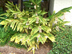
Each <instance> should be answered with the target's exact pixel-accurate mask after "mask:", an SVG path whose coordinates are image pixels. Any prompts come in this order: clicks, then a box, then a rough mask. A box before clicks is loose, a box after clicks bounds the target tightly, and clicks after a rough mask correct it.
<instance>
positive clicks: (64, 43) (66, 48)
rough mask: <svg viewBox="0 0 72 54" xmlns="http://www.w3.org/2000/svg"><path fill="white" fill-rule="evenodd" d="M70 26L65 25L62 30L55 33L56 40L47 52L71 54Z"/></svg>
mask: <svg viewBox="0 0 72 54" xmlns="http://www.w3.org/2000/svg"><path fill="white" fill-rule="evenodd" d="M71 32H72V26H66V28H65V30H64V31H59V32H58V33H57V35H56V36H55V37H56V42H55V43H53V48H52V50H51V51H50V53H48V54H72V33H71Z"/></svg>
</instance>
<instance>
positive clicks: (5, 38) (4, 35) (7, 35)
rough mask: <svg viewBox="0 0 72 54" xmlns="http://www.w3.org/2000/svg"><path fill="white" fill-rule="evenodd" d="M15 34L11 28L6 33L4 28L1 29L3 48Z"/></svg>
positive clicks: (0, 38)
mask: <svg viewBox="0 0 72 54" xmlns="http://www.w3.org/2000/svg"><path fill="white" fill-rule="evenodd" d="M14 33H15V31H13V30H12V29H11V28H8V30H7V31H5V28H4V27H0V45H1V46H3V45H5V44H6V43H8V41H10V38H11V36H10V35H13V34H14Z"/></svg>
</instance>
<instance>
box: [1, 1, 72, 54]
mask: <svg viewBox="0 0 72 54" xmlns="http://www.w3.org/2000/svg"><path fill="white" fill-rule="evenodd" d="M41 1H42V0H36V1H35V0H30V2H31V6H30V7H32V9H34V10H33V11H32V10H31V9H29V10H23V11H20V10H19V9H20V7H17V5H14V4H13V3H10V2H8V3H7V4H6V7H7V8H8V10H6V13H4V14H1V15H0V16H6V17H7V18H4V17H1V18H3V19H5V20H3V21H2V22H1V23H0V24H1V25H4V28H5V30H8V29H9V27H10V28H12V30H13V31H16V33H14V35H10V37H11V39H10V41H12V42H15V43H17V44H21V45H24V46H26V47H28V51H30V50H32V51H33V54H34V52H35V49H38V48H39V44H40V43H42V44H44V43H45V42H47V41H48V39H50V40H51V41H52V42H55V36H54V35H55V33H56V32H57V31H59V29H61V30H64V28H63V26H64V24H65V23H68V22H67V21H63V20H61V19H60V18H59V17H60V16H62V15H63V14H64V13H65V12H69V10H70V9H72V7H68V8H64V9H62V10H60V11H59V12H57V13H53V14H52V15H50V16H49V17H47V18H44V14H46V13H47V12H45V11H44V10H41V9H40V3H41ZM32 4H33V5H32Z"/></svg>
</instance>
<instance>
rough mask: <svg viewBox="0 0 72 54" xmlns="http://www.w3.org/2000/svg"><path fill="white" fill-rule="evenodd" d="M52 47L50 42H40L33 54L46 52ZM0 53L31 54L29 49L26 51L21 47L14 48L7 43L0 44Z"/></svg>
mask: <svg viewBox="0 0 72 54" xmlns="http://www.w3.org/2000/svg"><path fill="white" fill-rule="evenodd" d="M51 49H52V47H51V45H50V43H45V44H43V45H42V44H40V47H39V49H37V50H36V51H35V54H47V53H48V52H49V51H50V50H51ZM0 53H1V54H32V52H31V51H29V52H27V50H25V49H23V48H21V49H19V48H14V47H10V46H8V45H5V46H3V47H2V46H0Z"/></svg>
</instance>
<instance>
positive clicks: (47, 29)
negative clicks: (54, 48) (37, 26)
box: [41, 26, 51, 33]
mask: <svg viewBox="0 0 72 54" xmlns="http://www.w3.org/2000/svg"><path fill="white" fill-rule="evenodd" d="M41 29H42V30H44V31H45V32H46V33H49V32H50V31H51V28H49V27H47V26H41Z"/></svg>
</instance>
